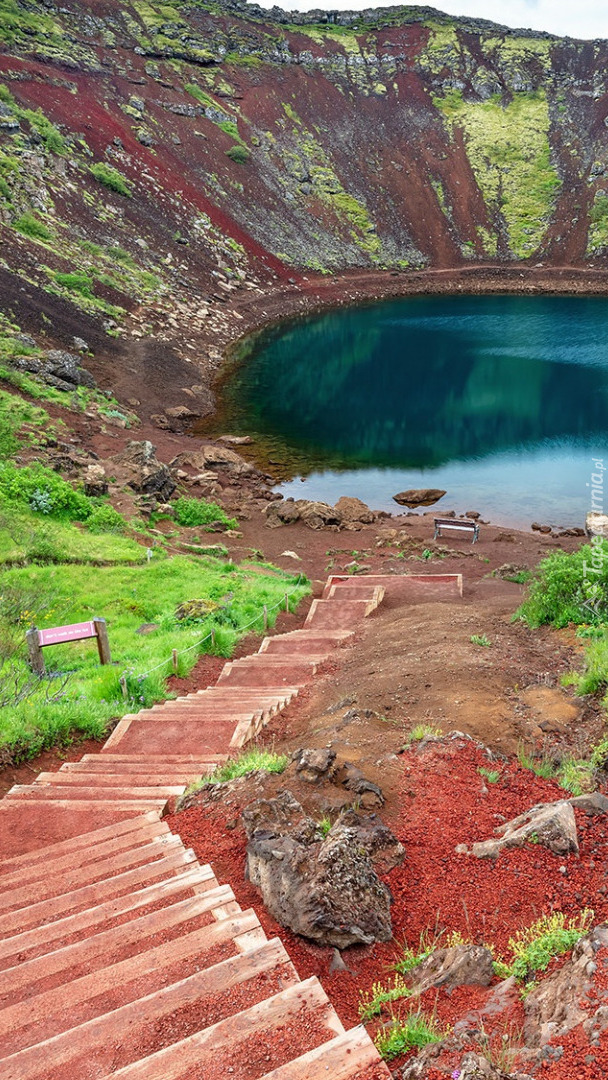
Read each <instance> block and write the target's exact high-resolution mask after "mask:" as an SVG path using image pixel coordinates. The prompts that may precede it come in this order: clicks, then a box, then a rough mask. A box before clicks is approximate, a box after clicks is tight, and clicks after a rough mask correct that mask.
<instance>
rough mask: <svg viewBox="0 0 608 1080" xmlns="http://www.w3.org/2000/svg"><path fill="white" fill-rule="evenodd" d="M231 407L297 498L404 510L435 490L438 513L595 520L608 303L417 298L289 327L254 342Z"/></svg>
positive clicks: (605, 432)
mask: <svg viewBox="0 0 608 1080" xmlns="http://www.w3.org/2000/svg"><path fill="white" fill-rule="evenodd" d="M223 402H224V406H223V412H222V414H221V419H220V422H221V424H222V429H223V430H231V431H238V432H239V433H241V434H251V435H253V436H254V438H255V439H256V442H257V448H258V449H259V450H260V452H261V454H262V455H263V456H265V458H266V461H267V462H268V463H269V464H270V466H274V467H275V469H279V470H281V473H282V475H283V476H290V477H291V479H290V480H287V481H286V482H284V483H282V484H281V485H280V486H279V488H278V490H280V491H281V492H282V493H283V494H284V495H285V496H289V495H292V496H294V497H296V498H315V499H322V500H324V501H327V502H335V501H336V499H337V498H338V497H339V496H340V495H345V494H346V495H357V496H358V497H359V498H361V499H363V500H364V501H365V502H367V503H368V504H369V505H370V506H372V507H373V508H375V509H384V510H392V511H393V512H400V511H399V508H398V506H397V504H396V503H395V502H393V499H392V496H393V495H394V494H395V493H397V492H398V491H402V490H404V489H407V488H412V487H437V488H445V489H446V491H447V495H446V496H445V497H444V498H443V499H442V500H441V502H440V503H439V504H437V506H436V507H435V509H436V510H438V509H439V508H441V510H442V511H444V510H447V509H455V510H457V511H458V512H462V511H465V510H473V509H474V510H478V511H479V512H480V513H481V514H482V517H485V518H489V519H491V520H492V521H493V522H496V523H509V524H513V525H522V526H529V524H530V522H531V521H534V520H539V521H543V522H550V523H552V524H554V525H563V526H568V525H581V524H583V523H584V519H585V514H586V512H587V511H588V510H589V509H590V506H591V497H590V489H589V486H588V485H589V484H590V483H591V475H592V473H593V471H594V464H593V459H598V458H600V459H603V458H604V453H605V451H606V453H607V454H608V300H606V299H604V298H598V297H580V296H576V297H575V296H572V297H558V296H545V297H542V296H534V297H522V296H468V297H467V296H426V297H411V298H406V299H399V300H393V301H387V302H382V303H378V304H373V305H372V304H370V305H366V306H362V307H356V308H344V309H339V310H335V311H331V312H328V313H324V314H321V315H316V316H313V317H310V318H307V319H300V320H298V321H295V322H291V323H284V324H280V325H278V326H275V327H273V328H271V329H270V330H267V331H265V332H263V333H262V334H258V335H256V336H255V337H253V338H251V339H249V341H248V342H245V343H244V344H242V345H241V347H240V349H239V353H238V356H237V357H236V358H235V362H234V364H233V367H232V369H231V371H230V372H229V373H228V375H227V377H226V380H225V383H224V387H223ZM302 479H303V480H304V482H302ZM606 505H607V506H608V499H607V500H606Z"/></svg>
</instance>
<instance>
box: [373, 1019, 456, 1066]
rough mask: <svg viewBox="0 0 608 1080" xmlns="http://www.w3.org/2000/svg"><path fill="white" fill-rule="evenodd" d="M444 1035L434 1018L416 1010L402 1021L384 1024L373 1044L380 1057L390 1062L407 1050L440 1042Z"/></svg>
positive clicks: (394, 1020)
mask: <svg viewBox="0 0 608 1080" xmlns="http://www.w3.org/2000/svg"><path fill="white" fill-rule="evenodd" d="M446 1034H447V1032H446V1031H444V1030H442V1029H441V1027H440V1026H439V1024H438V1022H437V1020H436V1018H435V1017H434V1016H429V1015H426V1014H425V1013H423V1012H422V1011H421V1010H420V1009H417V1010H416V1012H410V1013H408V1014H407V1015H406V1016H404V1017H403V1018H402V1019H397V1018H396V1017H395V1018H394V1019H393V1021H392V1022H391V1023H390V1024H385V1025H384V1027H383V1028H382V1029H381V1030H380V1031H379V1032H378V1034H377V1035H376V1038H375V1039H374V1043H375V1045H376V1049H377V1050H378V1053H379V1054H380V1055H381V1057H383V1058H385V1060H387V1061H390V1060H391V1058H395V1057H398V1056H399V1055H400V1054H405V1053H407V1051H408V1050H420V1049H421V1048H422V1047H423V1046H427V1045H428V1044H429V1043H435V1042H441V1040H442V1039H444V1038H445V1036H446Z"/></svg>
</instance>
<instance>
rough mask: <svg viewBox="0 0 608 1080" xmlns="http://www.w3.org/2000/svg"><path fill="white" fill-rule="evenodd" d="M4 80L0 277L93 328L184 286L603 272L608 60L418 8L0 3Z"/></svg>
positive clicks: (597, 46) (592, 51)
mask: <svg viewBox="0 0 608 1080" xmlns="http://www.w3.org/2000/svg"><path fill="white" fill-rule="evenodd" d="M295 19H297V20H298V21H297V22H296V21H294V20H295ZM321 19H326V20H328V19H331V21H326V22H325V23H323V22H321V21H318V20H321ZM0 76H1V80H2V81H1V85H0V219H1V220H2V222H3V224H4V226H5V228H4V229H3V234H4V243H3V248H2V257H3V261H4V266H5V268H6V269H8V270H10V271H11V273H17V274H19V275H20V277H22V278H24V279H26V280H27V281H28V282H29V283H30V284H31V285H32V286H34V285H35V286H36V288H38V289H42V290H44V291H45V292H46V293H47V294H48V292H49V291H50V292H51V293H53V294H55V295H56V296H57V297H58V298H63V299H64V300H65V301H66V302H67V303H69V304H74V303H76V304H77V306H78V307H79V308H80V309H81V310H84V311H90V312H91V313H92V314H101V315H103V316H104V317H105V318H106V320H107V322H108V326H109V329H110V330H112V323H113V322H119V321H120V314H121V309H127V310H128V309H130V308H133V307H134V306H135V305H140V304H141V303H142V302H145V303H148V305H156V306H157V308H158V311H159V312H160V311H162V310H163V303H164V305H165V314H167V313H169V311H170V309H171V304H172V300H170V299H168V298H169V297H171V296H172V295H173V294H174V290H175V287H179V286H180V282H181V283H182V285H183V283H184V282H186V283H187V284H188V287H189V288H190V289H191V290H193V291H194V292H195V293H197V294H198V293H200V294H201V295H203V294H204V291H205V290H207V293H208V292H209V289H210V288H215V289H217V288H218V287H220V285H221V287H224V288H225V287H226V286H229V287H230V286H231V284H238V283H239V282H241V283H245V284H248V285H249V286H250V287H252V288H255V287H259V286H260V285H263V284H264V283H265V282H268V281H269V280H271V279H274V278H276V277H279V278H289V277H293V276H295V277H296V278H298V277H299V275H300V274H301V273H305V272H306V270H317V271H321V272H326V271H336V270H340V269H345V268H353V267H365V266H368V267H369V266H373V267H378V268H383V267H390V268H393V269H395V268H396V269H399V268H404V269H405V268H423V267H430V268H435V267H438V268H441V267H447V266H458V265H466V263H467V262H472V261H473V262H475V263H483V262H492V263H496V262H505V263H506V262H509V263H513V262H514V261H516V260H530V261H531V262H532V263H533V264H535V263H537V262H539V261H541V262H544V263H545V264H546V265H554V266H576V265H578V266H581V265H585V264H587V263H591V264H595V265H601V266H604V265H605V263H606V259H607V256H608V127H607V121H608V43H607V42H597V41H596V42H580V41H572V40H562V39H557V38H553V37H551V36H549V35H543V34H536V33H532V32H514V31H510V30H507V29H505V28H500V27H497V26H494V25H493V24H490V23H485V22H480V21H472V20H460V21H457V20H454V19H451V18H448V17H447V16H443V15H441V14H439V13H438V12H435V11H433V10H432V9H429V8H388V9H384V10H380V9H379V10H377V11H368V12H363V13H361V12H359V13H344V12H342V13H336V14H333V15H330V16H328V15H327V14H323V13H321V12H318V13H313V14H310V15H307V16H294V15H287V14H286V13H283V12H280V11H279V10H278V9H273V10H272V12H264V11H262V10H261V9H260V8H257V7H255V6H254V5H248V4H245V3H242V2H237V3H234V2H231V0H210V2H203V0H191V2H187V3H182V2H177V0H166V2H163V3H160V2H156V0H150V2H148V0H124V2H121V3H118V0H82V2H76V0H65V2H63V3H62V4H61V5H58V4H55V3H52V2H51V0H44V2H42V3H33V2H30V0H0ZM214 275H215V276H214ZM218 275H219V284H218ZM183 287H185V285H183ZM201 290H202V291H201ZM220 295H221V289H220ZM163 297H165V300H163ZM201 317H204V316H201Z"/></svg>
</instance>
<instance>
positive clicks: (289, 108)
mask: <svg viewBox="0 0 608 1080" xmlns="http://www.w3.org/2000/svg"><path fill="white" fill-rule="evenodd" d="M283 110H284V112H285V115H286V116H288V117H289V119H290V120H291V121H292V122H293V123H294V124H301V123H302V121H301V120H300V117H299V116H298V114H297V112H296V110H295V109H294V107H293V105H290V104H289V102H286V101H284V102H283Z"/></svg>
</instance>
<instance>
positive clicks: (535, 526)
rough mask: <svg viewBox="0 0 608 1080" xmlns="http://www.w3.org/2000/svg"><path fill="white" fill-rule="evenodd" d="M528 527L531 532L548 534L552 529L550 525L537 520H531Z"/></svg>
mask: <svg viewBox="0 0 608 1080" xmlns="http://www.w3.org/2000/svg"><path fill="white" fill-rule="evenodd" d="M530 528H531V529H532V531H533V532H539V533H544V534H545V535H548V534H549V533H550V532H551V531H552V530H551V526H550V525H541V524H539V522H538V521H533V522H532V524H531V526H530Z"/></svg>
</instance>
